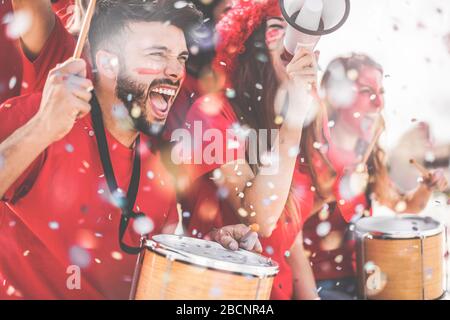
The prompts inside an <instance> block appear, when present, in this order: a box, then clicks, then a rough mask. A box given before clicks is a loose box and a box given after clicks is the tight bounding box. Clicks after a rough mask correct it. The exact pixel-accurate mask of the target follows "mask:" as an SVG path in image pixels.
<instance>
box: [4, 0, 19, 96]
mask: <svg viewBox="0 0 450 320" xmlns="http://www.w3.org/2000/svg"><path fill="white" fill-rule="evenodd" d="M11 12H12V6H11V1H10V0H7V1H5V2H4V3H0V21H3V18H4V17H5V15H7V14H9V13H11ZM6 26H7V25H6V24H4V23H0V46H1V50H0V103H2V102H4V101H6V100H7V99H9V98H12V97H15V96H18V95H20V90H21V87H22V63H21V56H20V52H19V50H18V48H17V46H16V42H15V41H13V40H11V39H10V38H8V37H7V35H6Z"/></svg>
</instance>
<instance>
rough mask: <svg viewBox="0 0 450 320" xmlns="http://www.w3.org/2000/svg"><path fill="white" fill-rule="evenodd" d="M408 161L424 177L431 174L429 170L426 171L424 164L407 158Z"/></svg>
mask: <svg viewBox="0 0 450 320" xmlns="http://www.w3.org/2000/svg"><path fill="white" fill-rule="evenodd" d="M409 163H411V164H412V165H413V166H414V167H416V169H417V170H418V171H419V172H420V173H421V174H422V176H424V177H429V176H430V175H431V173H430V171H428V170H427V169H426V168H425V167H424V166H422V165H421V164H420V163H418V162H417V161H416V160H414V159H409Z"/></svg>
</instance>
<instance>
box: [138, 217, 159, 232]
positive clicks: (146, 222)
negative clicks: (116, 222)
mask: <svg viewBox="0 0 450 320" xmlns="http://www.w3.org/2000/svg"><path fill="white" fill-rule="evenodd" d="M153 228H154V224H153V221H152V220H151V219H150V218H149V217H147V216H144V217H138V218H136V219H135V220H134V222H133V230H134V231H135V232H136V233H137V234H140V235H144V234H149V233H150V232H152V230H153Z"/></svg>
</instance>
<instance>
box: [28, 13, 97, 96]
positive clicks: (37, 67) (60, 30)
mask: <svg viewBox="0 0 450 320" xmlns="http://www.w3.org/2000/svg"><path fill="white" fill-rule="evenodd" d="M76 43H77V40H76V38H75V37H74V36H73V35H71V34H70V33H69V32H68V31H67V30H66V28H65V27H64V25H63V22H62V21H61V20H60V19H55V26H54V28H53V30H52V32H51V34H50V36H49V38H48V39H47V42H46V43H45V45H44V47H43V48H42V50H41V52H40V54H39V56H38V57H37V58H36V59H34V60H33V61H30V60H29V59H28V58H27V57H26V56H25V54H24V53H23V51H22V50H21V53H22V62H23V67H24V82H25V83H27V89H24V90H22V94H28V93H33V92H40V91H42V90H43V89H44V85H45V81H46V80H47V76H48V73H49V72H50V70H52V69H53V68H54V67H56V65H57V64H59V63H63V62H64V61H66V60H67V59H69V58H70V57H72V55H73V52H74V51H75V46H76ZM83 58H84V59H85V60H86V61H88V62H89V61H90V60H89V59H88V57H87V55H86V54H84V55H83ZM88 66H89V63H88ZM87 73H88V78H91V79H92V71H91V68H90V67H88V70H87Z"/></svg>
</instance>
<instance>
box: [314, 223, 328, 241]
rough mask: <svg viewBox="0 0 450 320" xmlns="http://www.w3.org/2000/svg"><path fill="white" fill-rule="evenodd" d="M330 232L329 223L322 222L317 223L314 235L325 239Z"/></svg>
mask: <svg viewBox="0 0 450 320" xmlns="http://www.w3.org/2000/svg"><path fill="white" fill-rule="evenodd" d="M330 230H331V223H329V222H328V221H323V222H321V223H319V224H318V225H317V227H316V233H317V235H318V236H319V237H322V238H323V237H325V236H326V235H327V234H328V233H330Z"/></svg>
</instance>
